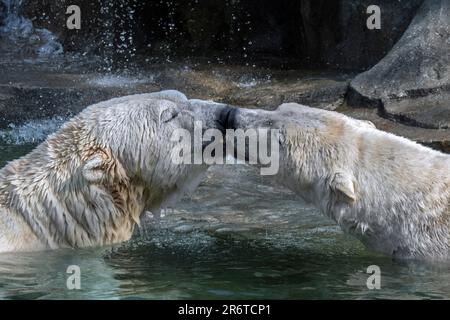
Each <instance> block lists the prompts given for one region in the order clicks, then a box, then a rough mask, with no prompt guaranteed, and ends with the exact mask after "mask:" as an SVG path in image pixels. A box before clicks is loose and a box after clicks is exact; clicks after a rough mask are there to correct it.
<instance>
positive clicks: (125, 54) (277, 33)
mask: <svg viewBox="0 0 450 320" xmlns="http://www.w3.org/2000/svg"><path fill="white" fill-rule="evenodd" d="M422 2H423V0H398V1H391V0H380V1H378V5H380V7H381V8H382V28H381V30H368V29H367V28H366V19H367V17H368V14H367V13H366V9H367V7H368V6H369V5H371V4H372V1H370V0H354V1H351V0H336V1H327V0H303V1H291V0H278V1H273V0H258V1H256V0H247V1H244V0H184V1H181V0H179V1H171V0H169V1H161V2H154V1H145V2H144V1H137V0H130V1H125V0H115V1H112V0H106V1H100V0H94V1H88V0H77V1H73V0H71V1H68V0H58V1H56V0H27V1H26V2H25V4H24V14H25V15H26V16H27V17H29V18H31V19H32V20H33V21H34V23H35V24H36V25H39V26H42V27H45V28H48V29H49V30H51V31H53V32H54V33H56V34H57V35H58V36H59V38H60V40H61V41H62V43H63V45H64V48H65V50H66V51H69V52H70V51H75V52H82V53H84V52H88V53H91V52H93V53H105V52H109V53H110V54H111V55H115V56H116V57H122V58H124V59H125V60H126V59H132V58H133V56H134V54H136V53H143V54H148V55H151V54H162V55H181V56H189V55H196V56H198V55H205V56H208V55H209V56H211V55H222V56H227V55H231V56H233V57H234V58H241V59H244V60H251V59H252V58H253V57H255V56H258V57H261V56H278V57H283V58H285V59H287V58H293V59H294V60H296V61H297V62H298V63H303V64H305V65H307V66H319V67H334V68H341V69H356V70H361V69H367V68H369V67H371V66H373V65H374V64H375V63H377V62H378V61H379V60H380V59H381V58H382V57H384V56H385V55H386V53H387V52H388V51H389V50H390V49H391V48H392V46H393V45H394V44H395V43H396V41H397V40H398V39H399V38H400V36H401V35H402V33H403V32H404V30H405V29H406V28H407V27H408V25H409V23H410V21H411V19H412V18H413V17H414V15H415V12H416V11H417V8H418V7H419V5H420V4H421V3H422ZM70 4H77V5H79V6H80V8H81V12H82V29H81V30H67V28H66V27H65V19H66V14H65V10H66V8H67V6H68V5H70Z"/></svg>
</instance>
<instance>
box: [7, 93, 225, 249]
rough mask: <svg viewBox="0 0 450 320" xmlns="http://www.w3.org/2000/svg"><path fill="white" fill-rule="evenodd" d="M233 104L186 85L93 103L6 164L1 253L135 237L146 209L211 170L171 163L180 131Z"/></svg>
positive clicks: (210, 122) (209, 120)
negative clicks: (184, 89) (191, 94)
mask: <svg viewBox="0 0 450 320" xmlns="http://www.w3.org/2000/svg"><path fill="white" fill-rule="evenodd" d="M225 107H226V106H224V105H219V104H209V103H203V104H202V103H199V102H198V101H195V100H193V101H189V100H188V99H187V98H186V96H184V94H182V93H180V92H177V91H162V92H158V93H151V94H140V95H132V96H126V97H121V98H116V99H112V100H109V101H104V102H101V103H98V104H94V105H91V106H89V107H87V108H86V109H85V110H83V111H82V112H81V113H80V114H78V115H77V116H76V117H74V118H73V119H72V120H70V121H69V122H67V123H66V124H65V125H63V127H62V128H61V129H60V130H59V131H58V132H56V133H55V134H53V135H51V136H50V137H48V138H47V140H46V141H44V142H43V143H42V144H40V145H39V146H37V147H36V149H34V150H33V151H32V152H31V153H29V154H28V155H26V156H24V157H22V158H20V159H17V160H15V161H12V162H10V163H9V164H7V165H6V167H4V168H3V169H1V170H0V252H8V251H36V250H44V249H55V248H61V247H87V246H98V245H106V244H113V243H118V242H121V241H125V240H128V239H129V238H130V237H131V235H132V232H133V228H134V226H135V225H136V224H138V223H139V218H140V216H141V214H142V213H143V212H144V211H147V210H148V211H152V212H157V211H158V210H159V209H160V208H161V207H164V206H167V205H169V204H170V203H172V202H174V201H176V200H177V199H178V198H179V197H181V196H182V195H183V194H184V193H187V192H189V191H191V190H192V189H193V188H195V187H196V186H197V185H198V183H199V182H200V180H201V178H202V177H203V174H204V172H205V171H206V169H207V166H206V165H204V164H198V165H194V164H192V165H190V164H175V163H174V162H173V161H171V159H170V156H171V148H172V147H173V145H174V143H176V142H175V141H171V139H170V137H171V134H172V132H173V131H174V130H175V129H178V128H181V129H184V130H187V131H188V132H192V130H193V126H194V124H193V123H194V121H197V120H198V121H202V123H204V125H205V126H206V127H214V128H217V123H219V121H218V117H220V114H221V109H222V108H225ZM216 118H217V119H216Z"/></svg>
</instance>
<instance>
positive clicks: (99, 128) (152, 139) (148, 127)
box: [69, 91, 228, 211]
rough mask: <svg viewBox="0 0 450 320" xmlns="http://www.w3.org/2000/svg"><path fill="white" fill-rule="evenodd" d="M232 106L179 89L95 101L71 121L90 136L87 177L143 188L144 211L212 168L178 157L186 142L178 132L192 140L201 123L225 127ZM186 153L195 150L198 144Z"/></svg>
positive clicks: (169, 199)
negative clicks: (188, 95)
mask: <svg viewBox="0 0 450 320" xmlns="http://www.w3.org/2000/svg"><path fill="white" fill-rule="evenodd" d="M227 108H228V107H227V106H226V105H221V104H214V103H208V102H205V103H200V102H199V101H197V100H193V101H190V100H188V99H187V98H186V96H185V95H184V94H182V93H180V92H178V91H162V92H157V93H151V94H140V95H133V96H127V97H121V98H117V99H112V100H109V101H105V102H102V103H99V104H96V105H92V106H90V107H88V108H87V109H85V110H84V111H83V112H82V113H81V114H80V115H78V116H77V118H76V119H75V121H71V122H70V123H69V126H70V125H72V126H73V125H80V124H82V126H83V131H85V134H84V137H85V138H84V140H88V141H83V142H82V145H83V148H84V149H85V151H84V155H83V158H82V164H81V172H82V176H83V178H84V179H85V181H87V182H88V183H89V184H91V185H100V186H102V187H104V188H111V193H114V192H120V191H116V189H119V187H120V186H121V185H123V186H124V189H130V188H135V189H137V190H138V192H137V193H141V197H142V201H143V202H144V203H145V210H149V211H158V210H159V208H160V207H161V206H162V207H164V206H167V205H170V204H171V203H173V202H174V201H176V200H178V199H179V198H180V197H181V196H183V195H184V194H186V193H189V192H190V191H192V190H193V189H195V187H196V186H197V185H198V184H199V183H200V181H201V179H202V178H203V176H204V173H205V172H206V169H207V168H208V166H207V165H206V164H204V163H194V162H193V161H192V162H187V163H179V162H177V161H174V156H176V154H175V153H176V152H177V150H179V149H180V143H181V141H180V140H177V139H174V136H175V137H177V135H174V133H175V132H176V131H178V132H181V133H184V134H187V135H189V137H188V138H189V139H185V140H183V141H184V142H186V143H188V142H191V138H192V139H193V138H194V129H195V126H198V124H199V123H200V124H201V130H206V129H211V128H213V129H218V130H221V129H222V127H221V124H220V123H221V121H220V117H221V116H222V115H224V114H225V113H224V110H226V109H227ZM71 131H73V130H71ZM86 131H87V132H86ZM198 134H200V135H201V134H202V132H200V133H198ZM200 138H201V137H200ZM200 148H202V146H200ZM86 150H88V151H86ZM186 150H187V151H186ZM184 152H192V153H193V152H194V143H192V144H189V146H188V147H186V148H184ZM200 152H201V150H200Z"/></svg>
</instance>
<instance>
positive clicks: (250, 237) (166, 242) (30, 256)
mask: <svg viewBox="0 0 450 320" xmlns="http://www.w3.org/2000/svg"><path fill="white" fill-rule="evenodd" d="M27 148H28V149H27ZM28 150H29V147H27V146H15V147H13V146H9V147H8V146H4V147H3V149H2V151H4V152H5V153H6V154H8V155H9V156H10V157H17V156H18V153H19V152H20V151H22V153H24V152H28ZM5 153H3V152H2V154H5ZM1 160H5V159H1ZM257 173H258V171H257V170H254V169H252V168H249V167H246V166H222V167H215V168H212V169H211V170H210V172H209V175H208V178H207V179H206V181H205V182H204V183H203V184H202V185H201V186H200V188H199V189H198V190H197V191H196V192H195V193H194V195H193V196H192V197H191V198H189V199H184V200H183V201H182V203H180V204H179V205H177V208H176V209H173V210H167V211H166V212H165V214H164V215H163V216H162V217H161V219H160V220H159V221H157V220H155V219H153V218H151V217H148V218H146V219H145V223H143V225H144V226H143V227H141V229H138V230H136V234H135V236H134V238H133V239H132V240H131V241H129V242H127V243H123V244H120V245H117V246H113V247H104V248H93V249H79V250H71V249H65V250H55V251H47V252H39V253H26V254H25V253H15V254H11V253H10V254H0V298H9V299H25V298H33V299H34V298H36V299H39V298H40V299H57V298H62V299H64V298H70V299H89V298H91V299H93V298H98V299H114V298H120V299H127V298H148V299H185V298H190V299H197V298H216V299H218V298H222V299H228V298H230V299H232V298H244V299H250V298H255V299H263V298H274V299H278V298H280V299H281V298H298V299H300V298H309V299H320V298H341V299H342V298H350V299H365V298H450V284H449V283H450V281H449V280H450V271H449V268H448V266H428V265H425V264H423V263H412V262H408V263H407V262H398V261H392V259H390V258H387V257H383V256H379V255H375V254H373V253H370V252H368V251H367V250H365V249H364V248H363V247H362V245H361V244H360V243H359V242H358V241H356V240H354V239H352V238H350V237H349V236H346V235H344V234H343V233H342V232H341V231H340V230H339V228H338V227H337V226H335V225H334V224H333V223H332V222H331V221H329V220H327V219H326V218H324V217H322V216H320V215H319V214H318V213H317V212H316V210H315V209H314V208H311V207H309V206H307V205H305V204H303V203H302V202H301V201H300V200H299V199H298V198H297V197H296V196H295V195H293V194H292V193H291V192H289V191H287V190H285V189H284V188H282V187H280V186H278V185H276V184H275V183H274V181H272V180H271V178H270V177H261V176H259V175H258V174H257ZM373 264H375V265H378V266H380V268H381V272H382V275H381V276H382V278H381V290H369V289H367V287H366V280H367V277H368V274H366V269H367V267H368V266H369V265H373ZM69 265H78V266H80V268H81V290H68V289H67V288H66V280H67V277H68V276H69V275H68V274H67V273H66V270H67V267H68V266H69Z"/></svg>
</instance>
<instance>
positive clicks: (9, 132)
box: [0, 117, 67, 145]
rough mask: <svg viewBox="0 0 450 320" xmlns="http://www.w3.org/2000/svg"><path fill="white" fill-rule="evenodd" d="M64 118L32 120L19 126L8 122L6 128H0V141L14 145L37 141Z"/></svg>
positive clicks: (42, 138) (60, 124) (55, 129)
mask: <svg viewBox="0 0 450 320" xmlns="http://www.w3.org/2000/svg"><path fill="white" fill-rule="evenodd" d="M66 120H67V119H65V118H63V117H54V118H52V119H45V120H32V121H29V122H27V123H25V124H23V125H21V126H15V125H14V124H10V125H9V128H8V129H6V130H0V142H2V143H7V144H14V145H24V144H34V143H39V142H42V141H43V140H45V138H47V136H48V135H49V134H52V133H53V132H55V131H57V130H58V129H59V128H60V127H61V126H62V124H63V123H64V122H65V121H66Z"/></svg>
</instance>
